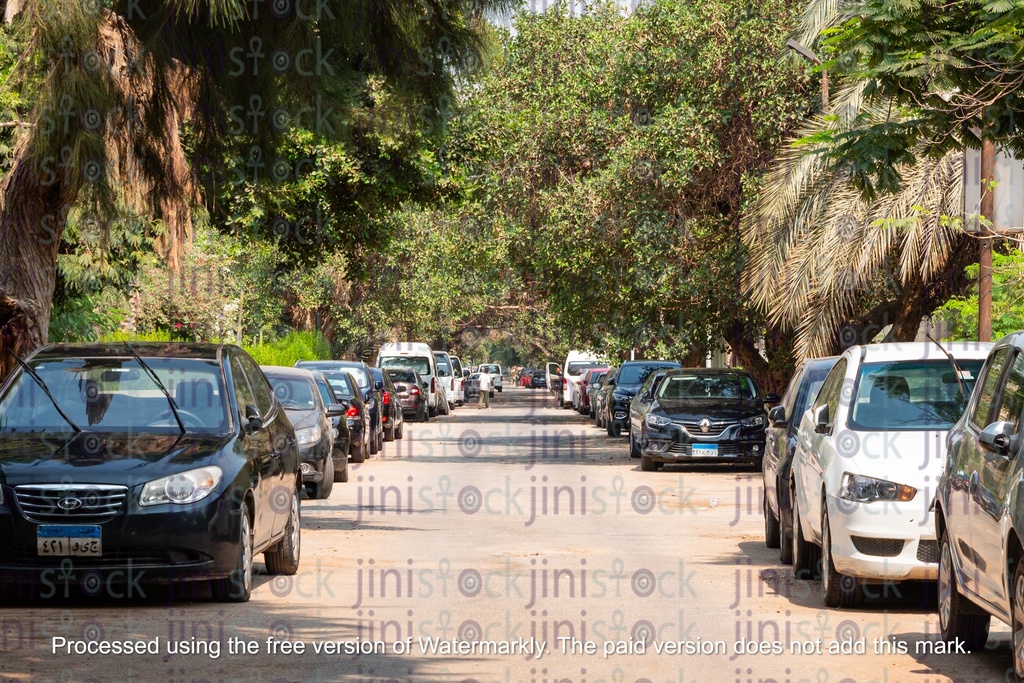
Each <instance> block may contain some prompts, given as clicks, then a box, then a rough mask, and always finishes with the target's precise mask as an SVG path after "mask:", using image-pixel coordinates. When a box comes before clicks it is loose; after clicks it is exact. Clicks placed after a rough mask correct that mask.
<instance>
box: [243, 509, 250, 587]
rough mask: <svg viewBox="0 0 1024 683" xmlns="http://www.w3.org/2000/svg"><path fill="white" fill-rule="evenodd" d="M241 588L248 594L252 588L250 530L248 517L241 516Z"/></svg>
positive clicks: (245, 515)
mask: <svg viewBox="0 0 1024 683" xmlns="http://www.w3.org/2000/svg"><path fill="white" fill-rule="evenodd" d="M242 587H243V589H244V590H245V591H246V592H248V591H249V590H250V588H251V587H252V529H251V527H250V526H249V516H248V515H247V514H245V513H244V511H243V514H242Z"/></svg>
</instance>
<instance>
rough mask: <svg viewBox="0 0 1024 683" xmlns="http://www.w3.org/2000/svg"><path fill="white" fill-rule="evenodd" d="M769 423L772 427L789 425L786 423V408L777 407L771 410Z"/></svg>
mask: <svg viewBox="0 0 1024 683" xmlns="http://www.w3.org/2000/svg"><path fill="white" fill-rule="evenodd" d="M768 422H769V423H771V425H772V427H785V426H786V425H787V424H788V423H787V421H786V407H785V406H775V407H774V408H772V409H771V410H769V411H768Z"/></svg>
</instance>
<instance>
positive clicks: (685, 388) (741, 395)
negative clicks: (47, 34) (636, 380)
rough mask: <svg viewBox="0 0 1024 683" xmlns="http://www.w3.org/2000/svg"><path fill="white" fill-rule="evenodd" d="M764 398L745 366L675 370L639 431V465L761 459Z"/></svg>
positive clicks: (653, 466)
mask: <svg viewBox="0 0 1024 683" xmlns="http://www.w3.org/2000/svg"><path fill="white" fill-rule="evenodd" d="M766 419H767V418H766V416H765V410H764V397H763V396H762V395H761V392H760V390H759V389H758V388H757V385H756V384H755V383H754V378H753V377H751V376H750V373H748V372H745V371H743V370H718V369H709V368H686V369H682V368H681V369H678V370H671V371H669V372H667V373H666V374H665V378H664V379H663V380H662V381H661V386H660V387H659V388H658V392H657V394H655V397H654V403H653V404H652V405H651V407H650V410H648V411H647V415H646V416H645V417H644V421H643V426H642V431H641V433H640V434H639V435H637V436H635V437H634V438H635V439H636V443H637V444H638V446H639V449H640V469H642V470H644V471H645V472H649V471H652V470H655V469H658V468H660V467H661V466H663V465H664V464H665V463H676V462H701V461H703V462H751V463H753V462H757V463H759V462H760V461H761V457H762V455H763V454H764V440H765V434H764V429H765V422H766Z"/></svg>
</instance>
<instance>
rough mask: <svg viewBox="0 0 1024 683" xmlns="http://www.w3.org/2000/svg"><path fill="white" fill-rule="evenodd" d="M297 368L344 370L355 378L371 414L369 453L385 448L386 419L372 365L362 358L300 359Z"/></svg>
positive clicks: (296, 364)
mask: <svg viewBox="0 0 1024 683" xmlns="http://www.w3.org/2000/svg"><path fill="white" fill-rule="evenodd" d="M295 367H297V368H306V369H307V370H342V371H345V372H348V373H349V374H350V375H351V376H352V377H353V378H354V379H355V380H356V386H357V387H358V388H359V393H360V395H361V397H362V399H363V404H364V405H365V407H366V410H367V411H368V412H369V416H370V451H369V453H368V455H374V454H376V453H379V452H380V450H381V449H382V448H384V421H383V420H382V419H381V410H380V404H381V399H382V396H381V394H380V392H379V391H377V389H376V387H375V385H374V382H373V376H372V375H371V374H370V366H368V365H367V364H366V363H364V362H363V361H361V360H300V361H298V362H297V363H295Z"/></svg>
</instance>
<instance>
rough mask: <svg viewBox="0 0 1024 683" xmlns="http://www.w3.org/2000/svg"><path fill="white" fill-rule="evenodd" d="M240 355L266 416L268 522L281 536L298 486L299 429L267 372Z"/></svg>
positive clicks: (261, 410) (257, 404) (273, 531)
mask: <svg viewBox="0 0 1024 683" xmlns="http://www.w3.org/2000/svg"><path fill="white" fill-rule="evenodd" d="M239 357H240V361H241V364H242V367H243V368H244V369H245V375H246V377H247V378H248V379H249V386H250V387H251V388H252V393H253V397H254V398H255V399H256V407H257V408H258V409H259V411H260V415H262V416H263V429H262V430H261V431H262V432H264V437H263V438H264V439H265V444H266V448H267V449H268V450H269V451H270V465H269V468H268V473H269V474H268V478H267V480H266V481H264V482H263V486H264V487H269V490H268V491H267V498H268V500H269V502H270V514H269V515H268V519H267V521H269V522H270V525H271V528H270V533H271V535H272V536H278V535H279V534H281V533H283V532H284V528H285V525H286V524H287V523H288V515H289V514H291V493H292V492H294V491H295V488H296V486H295V476H296V469H297V468H298V462H297V457H298V454H297V453H296V451H295V430H294V428H293V427H292V425H291V422H289V420H288V416H287V415H285V412H284V410H282V409H281V406H280V404H279V403H278V402H277V401H275V400H274V390H273V388H272V387H271V386H270V383H269V382H268V381H267V378H266V375H264V374H263V371H262V370H260V368H259V366H258V365H256V362H255V361H253V360H252V359H251V358H249V356H248V355H245V354H239Z"/></svg>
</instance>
